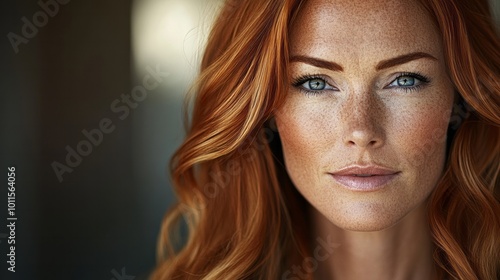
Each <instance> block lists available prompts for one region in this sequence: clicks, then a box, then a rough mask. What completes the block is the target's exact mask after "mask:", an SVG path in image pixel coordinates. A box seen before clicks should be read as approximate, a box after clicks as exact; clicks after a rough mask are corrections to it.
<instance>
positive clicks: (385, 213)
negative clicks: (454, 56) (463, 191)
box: [276, 0, 454, 231]
mask: <svg viewBox="0 0 500 280" xmlns="http://www.w3.org/2000/svg"><path fill="white" fill-rule="evenodd" d="M439 38H440V37H439V34H438V31H437V28H436V27H435V26H434V25H433V23H432V21H431V18H430V17H429V16H428V15H427V14H426V13H425V12H424V10H423V9H422V8H421V7H420V6H419V5H418V4H417V3H416V2H414V1H407V0H405V1H403V0H400V1H397V0H384V1H381V0H376V1H375V0H365V1H353V0H310V1H308V2H307V3H306V5H305V6H303V7H302V9H301V11H300V12H299V14H298V17H297V19H296V21H295V23H294V25H293V26H292V30H291V41H290V43H291V49H290V54H291V57H290V70H289V75H290V80H291V81H292V86H291V87H290V90H289V92H288V95H287V100H286V102H285V104H284V105H283V106H282V107H281V108H280V109H279V110H278V111H277V113H276V123H277V126H278V131H279V134H280V137H281V141H282V145H283V153H284V159H285V165H286V169H287V171H288V174H289V176H290V178H291V179H292V181H293V183H294V184H295V186H296V188H297V189H298V190H299V192H300V193H301V194H302V195H303V196H304V197H305V198H306V199H307V200H308V201H309V202H310V203H311V204H312V205H313V206H314V207H315V208H316V209H317V210H318V211H319V212H320V213H322V214H323V215H324V216H325V217H326V218H328V219H329V220H330V221H331V222H332V223H333V224H335V225H337V226H339V227H341V228H343V229H346V230H359V231H371V230H380V229H384V228H388V227H390V226H392V225H394V224H395V223H396V222H398V221H399V220H400V219H401V218H403V217H404V216H405V215H407V214H408V213H409V212H410V211H412V210H413V209H415V208H416V207H418V206H420V205H422V203H423V202H424V201H425V199H426V198H427V197H428V195H429V194H430V192H431V191H432V190H433V189H434V187H435V186H436V184H437V182H438V180H439V178H440V176H441V175H442V172H443V166H444V160H445V149H446V130H447V127H448V122H449V117H450V112H451V108H452V105H453V98H454V94H453V86H452V84H451V82H450V81H449V79H448V77H447V74H446V69H445V63H444V60H443V51H442V45H441V42H440V39H439Z"/></svg>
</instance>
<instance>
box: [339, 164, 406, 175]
mask: <svg viewBox="0 0 500 280" xmlns="http://www.w3.org/2000/svg"><path fill="white" fill-rule="evenodd" d="M396 173H399V171H397V170H394V169H391V168H387V167H383V166H379V165H349V166H346V167H344V168H342V169H339V170H337V171H335V172H332V173H330V174H332V175H340V176H354V175H372V176H376V175H379V176H380V175H392V174H396Z"/></svg>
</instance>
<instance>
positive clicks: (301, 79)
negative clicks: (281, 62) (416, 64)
mask: <svg viewBox="0 0 500 280" xmlns="http://www.w3.org/2000/svg"><path fill="white" fill-rule="evenodd" d="M402 77H411V78H414V79H416V80H418V81H419V82H420V84H418V85H415V86H407V87H405V86H393V87H395V88H397V90H403V91H404V92H406V93H407V92H413V91H417V90H419V89H421V88H422V87H424V86H425V85H427V84H429V83H430V79H429V78H428V77H426V76H424V75H423V74H421V73H419V72H402V73H400V74H399V75H398V76H397V77H395V78H394V79H393V80H392V81H391V82H390V83H389V84H392V83H393V82H395V81H396V80H398V79H399V78H402ZM314 79H320V80H322V81H323V82H324V83H325V84H326V85H329V86H331V87H334V86H332V85H330V84H329V83H328V82H327V81H326V79H325V78H323V76H321V75H316V74H306V75H303V76H300V77H298V78H296V79H294V81H293V83H292V86H293V87H295V88H297V89H299V90H300V91H302V92H303V93H305V94H306V95H318V94H322V93H324V92H325V91H327V90H308V89H306V88H304V87H302V85H303V84H304V83H305V82H307V81H310V80H314ZM393 87H387V86H385V87H384V89H386V88H393ZM336 91H338V90H336Z"/></svg>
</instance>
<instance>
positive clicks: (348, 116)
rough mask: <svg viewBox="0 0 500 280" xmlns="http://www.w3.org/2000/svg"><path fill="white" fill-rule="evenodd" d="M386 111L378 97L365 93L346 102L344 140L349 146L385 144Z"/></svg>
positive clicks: (379, 145)
mask: <svg viewBox="0 0 500 280" xmlns="http://www.w3.org/2000/svg"><path fill="white" fill-rule="evenodd" d="M385 119H386V112H385V110H384V109H383V105H382V104H380V102H379V101H378V100H377V98H376V97H374V96H370V95H369V94H365V95H363V96H360V97H357V98H350V100H349V101H348V102H347V104H345V106H344V110H343V114H342V123H343V131H344V133H343V142H344V145H346V146H349V147H358V148H371V149H376V148H380V147H382V146H383V145H384V142H385V130H384V123H385Z"/></svg>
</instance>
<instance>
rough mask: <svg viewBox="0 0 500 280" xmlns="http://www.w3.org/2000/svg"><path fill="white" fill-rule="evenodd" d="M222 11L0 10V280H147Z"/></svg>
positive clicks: (201, 4) (200, 2)
mask: <svg viewBox="0 0 500 280" xmlns="http://www.w3.org/2000/svg"><path fill="white" fill-rule="evenodd" d="M491 3H492V5H493V7H494V11H495V13H496V14H497V19H498V18H499V17H498V15H499V12H500V1H499V0H493V1H492V2H491ZM220 5H221V1H220V0H100V1H99V0H87V1H79V0H40V1H28V0H16V1H14V0H4V1H3V2H2V6H1V9H0V21H1V26H0V28H1V32H0V34H2V35H3V37H2V38H3V39H2V40H1V43H0V58H1V63H0V74H1V75H0V81H1V86H2V87H1V93H0V106H1V111H0V112H1V119H0V122H1V126H0V130H1V137H0V166H1V169H0V178H1V180H2V182H1V183H0V185H1V186H2V187H1V188H0V279H104V280H113V279H114V280H122V279H126V280H132V279H146V277H147V275H148V273H149V272H150V271H151V270H152V269H153V267H154V265H155V251H156V239H157V235H158V232H159V228H160V223H161V219H162V217H163V215H164V213H165V211H166V210H167V209H168V207H169V205H171V203H172V202H174V201H175V196H174V194H173V192H172V190H171V186H170V181H169V175H168V172H167V165H168V161H169V159H170V157H171V155H172V153H173V151H174V150H175V149H176V148H177V147H178V146H179V145H180V143H181V141H182V139H183V138H184V132H183V122H182V106H183V99H184V96H185V93H186V92H187V90H188V89H189V85H190V83H191V82H192V80H193V78H194V77H195V76H196V73H197V70H198V63H199V58H200V56H201V54H202V50H203V45H204V42H205V40H206V36H207V33H208V31H209V27H210V24H211V22H212V20H213V18H214V15H215V14H216V12H217V10H218V9H219V7H220ZM497 22H498V21H497ZM10 166H15V168H16V171H15V178H16V184H15V188H16V189H15V217H16V218H17V221H16V229H15V232H16V235H15V241H16V244H15V246H16V251H15V271H16V272H15V273H12V272H9V271H8V270H7V268H8V267H9V266H10V265H9V264H8V263H7V254H9V247H10V246H11V245H10V244H8V240H9V239H8V235H9V234H10V230H9V229H8V228H7V225H8V223H9V221H8V220H7V218H8V212H7V210H8V209H7V208H8V198H7V194H8V192H9V191H8V185H7V182H8V181H7V180H8V177H7V176H8V175H7V173H8V170H7V168H8V167H10Z"/></svg>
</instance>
